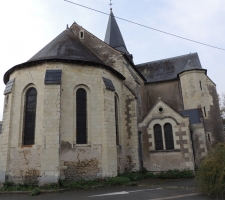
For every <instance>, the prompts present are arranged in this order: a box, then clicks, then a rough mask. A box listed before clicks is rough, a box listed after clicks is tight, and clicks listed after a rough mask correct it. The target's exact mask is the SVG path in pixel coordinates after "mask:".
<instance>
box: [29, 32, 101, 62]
mask: <svg viewBox="0 0 225 200" xmlns="http://www.w3.org/2000/svg"><path fill="white" fill-rule="evenodd" d="M47 59H66V60H76V61H89V62H95V63H99V64H104V63H103V62H102V61H101V60H100V59H99V58H98V57H96V56H95V55H94V54H93V53H92V52H91V51H90V50H89V49H88V48H87V47H86V46H84V44H83V43H81V42H80V41H79V40H78V39H77V38H76V36H75V35H74V34H73V33H72V32H71V30H70V29H66V30H65V31H63V32H62V33H61V34H59V35H58V36H57V37H56V38H55V39H53V40H52V41H51V42H50V43H49V44H47V45H46V46H45V47H44V48H43V49H41V50H40V51H39V52H38V53H37V54H35V55H34V56H33V57H32V58H31V59H30V60H28V62H30V61H39V60H47Z"/></svg>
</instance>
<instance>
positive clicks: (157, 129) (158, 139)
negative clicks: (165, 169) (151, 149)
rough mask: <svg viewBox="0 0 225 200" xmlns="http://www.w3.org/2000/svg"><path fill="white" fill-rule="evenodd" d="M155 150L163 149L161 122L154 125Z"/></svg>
mask: <svg viewBox="0 0 225 200" xmlns="http://www.w3.org/2000/svg"><path fill="white" fill-rule="evenodd" d="M154 138H155V150H163V139H162V128H161V126H160V125H159V124H156V125H155V126H154Z"/></svg>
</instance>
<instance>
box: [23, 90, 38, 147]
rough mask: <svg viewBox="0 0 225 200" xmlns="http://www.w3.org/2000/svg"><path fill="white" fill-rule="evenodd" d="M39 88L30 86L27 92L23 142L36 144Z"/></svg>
mask: <svg viewBox="0 0 225 200" xmlns="http://www.w3.org/2000/svg"><path fill="white" fill-rule="evenodd" d="M36 104H37V90H36V89H35V88H33V87H32V88H30V89H28V90H27V92H26V102H25V116H24V132H23V144H24V145H32V144H34V135H35V118H36Z"/></svg>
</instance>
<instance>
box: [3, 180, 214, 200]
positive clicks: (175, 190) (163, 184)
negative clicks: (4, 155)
mask: <svg viewBox="0 0 225 200" xmlns="http://www.w3.org/2000/svg"><path fill="white" fill-rule="evenodd" d="M30 199H37V200H74V199H75V200H76V199H79V200H95V199H96V200H104V199H107V200H170V199H171V200H173V199H174V200H177V199H178V200H212V199H214V198H209V197H207V196H204V195H201V194H199V193H198V191H197V190H196V180H195V179H145V180H141V181H138V186H133V187H131V186H118V187H108V188H100V189H90V190H72V191H64V192H62V191H61V192H60V193H41V194H40V195H38V196H35V197H31V196H28V195H27V194H0V200H30Z"/></svg>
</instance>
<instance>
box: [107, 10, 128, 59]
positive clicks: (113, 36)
mask: <svg viewBox="0 0 225 200" xmlns="http://www.w3.org/2000/svg"><path fill="white" fill-rule="evenodd" d="M104 41H105V43H107V44H108V45H110V46H111V47H113V48H114V49H117V50H119V51H122V52H124V53H125V54H127V55H130V54H129V52H128V51H127V48H126V45H125V42H124V40H123V37H122V34H121V32H120V29H119V26H118V24H117V22H116V19H115V17H114V15H113V12H112V9H111V11H110V16H109V21H108V26H107V30H106V34H105V40H104Z"/></svg>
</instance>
